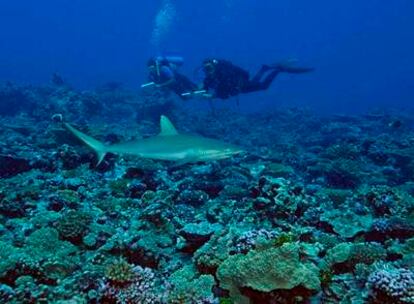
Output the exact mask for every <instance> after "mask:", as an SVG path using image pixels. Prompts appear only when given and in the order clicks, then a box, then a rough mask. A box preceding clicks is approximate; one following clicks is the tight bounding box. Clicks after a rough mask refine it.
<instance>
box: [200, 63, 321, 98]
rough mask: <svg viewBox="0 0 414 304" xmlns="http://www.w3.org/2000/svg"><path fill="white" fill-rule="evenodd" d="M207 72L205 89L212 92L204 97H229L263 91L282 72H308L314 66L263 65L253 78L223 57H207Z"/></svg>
mask: <svg viewBox="0 0 414 304" xmlns="http://www.w3.org/2000/svg"><path fill="white" fill-rule="evenodd" d="M203 70H204V73H205V78H204V87H203V89H204V90H206V91H207V92H208V93H210V92H211V93H210V95H209V96H207V94H205V95H204V97H211V98H220V99H227V98H230V97H232V96H236V95H239V94H242V93H250V92H256V91H263V90H266V89H268V88H269V86H270V84H271V83H272V81H273V80H274V79H275V78H276V76H277V75H278V74H279V73H281V72H286V73H297V74H299V73H307V72H311V71H313V70H314V69H313V68H300V67H294V66H292V65H290V64H289V63H279V64H274V65H262V67H261V69H260V70H259V71H258V72H257V73H256V75H255V76H254V77H253V78H250V75H249V72H247V71H246V70H244V69H242V68H240V67H238V66H236V65H234V64H232V63H231V62H230V61H227V60H221V59H206V60H204V62H203Z"/></svg>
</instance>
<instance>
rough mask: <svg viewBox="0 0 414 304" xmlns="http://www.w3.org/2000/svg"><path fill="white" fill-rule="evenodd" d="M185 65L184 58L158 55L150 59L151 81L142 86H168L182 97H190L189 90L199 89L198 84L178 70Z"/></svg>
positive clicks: (149, 71) (149, 76) (167, 87)
mask: <svg viewBox="0 0 414 304" xmlns="http://www.w3.org/2000/svg"><path fill="white" fill-rule="evenodd" d="M182 65H183V58H181V57H173V56H167V57H163V56H158V57H155V58H151V59H150V60H148V63H147V67H148V73H149V75H148V78H149V80H150V82H149V83H146V84H143V85H142V86H141V87H142V88H144V87H148V86H153V85H154V86H156V87H157V88H166V89H168V90H171V91H173V92H174V93H176V94H177V95H178V96H179V97H180V98H181V99H187V98H188V97H189V95H188V94H185V93H187V92H190V91H191V92H193V91H195V90H197V85H196V84H195V83H193V82H192V81H191V80H190V79H188V78H187V77H186V76H184V75H182V74H180V73H178V72H177V69H178V67H179V66H182Z"/></svg>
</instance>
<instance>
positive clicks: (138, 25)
mask: <svg viewBox="0 0 414 304" xmlns="http://www.w3.org/2000/svg"><path fill="white" fill-rule="evenodd" d="M166 2H169V5H170V6H172V7H173V12H174V13H173V14H172V16H170V17H171V18H170V20H169V24H168V25H166V28H165V29H164V30H165V31H164V33H163V34H162V35H161V36H160V39H159V43H157V44H156V45H154V43H151V39H152V38H153V37H152V36H153V31H154V27H155V18H156V16H157V14H158V13H159V11H160V10H161V9H162V7H163V5H165V3H166ZM413 29H414V2H413V1H410V0H396V1H378V0H365V1H357V0H349V1H307V0H296V1H274V0H260V1H252V0H226V1H217V0H211V1H196V2H194V1H189V0H175V1H174V0H171V1H164V2H162V1H131V0H119V1H108V0H99V1H98V0H90V1H81V0H70V1H69V0H59V1H56V0H53V1H52V0H43V1H27V0H26V1H24V0H14V1H1V4H0V37H1V40H0V81H6V80H11V81H13V82H17V83H25V84H27V83H29V84H30V83H34V84H42V83H45V82H48V81H49V80H50V77H51V75H52V73H54V72H58V73H59V74H61V75H62V76H63V77H64V78H65V80H66V81H68V82H69V83H70V84H72V85H73V86H74V87H76V88H80V89H87V88H93V87H95V86H97V85H101V84H103V83H105V82H108V81H120V82H123V83H126V84H127V85H128V86H129V87H131V88H136V89H137V90H138V89H139V85H140V84H141V83H143V82H145V77H146V70H145V63H146V60H147V59H148V58H149V57H150V56H153V55H158V54H163V55H170V54H173V55H181V56H184V58H185V60H186V62H185V66H184V67H183V70H182V71H183V72H184V73H186V74H188V75H190V76H191V77H195V79H196V80H198V81H200V80H201V76H202V75H200V73H194V70H195V69H196V68H197V67H198V66H199V65H200V63H201V61H202V60H203V59H204V58H205V57H210V56H217V57H221V58H226V59H230V60H232V61H233V62H234V63H236V64H239V65H241V66H243V67H245V68H247V69H249V70H250V71H251V72H252V73H254V71H255V70H256V69H257V68H258V67H259V66H260V65H261V64H262V63H272V62H276V61H278V60H281V59H287V58H296V59H298V60H300V62H303V63H304V64H307V65H311V66H314V67H315V68H316V69H317V70H316V72H315V73H312V74H308V75H300V76H295V75H293V76H291V75H283V76H282V77H280V78H279V79H277V81H276V82H275V83H274V84H273V85H272V87H271V89H270V90H268V91H267V92H262V93H257V94H251V95H249V96H243V97H241V99H240V101H241V106H242V108H244V109H248V110H250V109H262V108H266V107H279V106H294V105H305V106H308V107H310V108H311V109H314V110H316V112H332V111H333V112H355V111H361V110H362V111H365V110H367V109H371V108H373V107H376V106H380V107H384V106H385V107H399V108H401V107H403V108H405V107H411V104H412V101H413V100H414V90H413V88H412V87H411V86H412V83H413V74H414V60H413V54H414V30H413ZM253 100H254V101H255V102H254V105H253V103H252V102H251V101H253Z"/></svg>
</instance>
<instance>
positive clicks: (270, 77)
mask: <svg viewBox="0 0 414 304" xmlns="http://www.w3.org/2000/svg"><path fill="white" fill-rule="evenodd" d="M280 72H281V71H280V70H279V69H275V70H273V71H272V72H270V73H269V75H267V76H266V78H265V79H264V80H263V81H262V82H261V83H260V85H261V89H262V90H267V89H268V88H269V86H270V84H271V83H272V82H273V80H275V78H276V76H277V75H279V73H280Z"/></svg>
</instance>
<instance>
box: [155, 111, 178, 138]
mask: <svg viewBox="0 0 414 304" xmlns="http://www.w3.org/2000/svg"><path fill="white" fill-rule="evenodd" d="M160 129H161V132H160V134H159V136H173V135H177V134H178V132H177V130H176V129H175V127H174V125H173V124H172V122H171V121H170V120H169V119H168V118H167V116H164V115H161V119H160Z"/></svg>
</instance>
